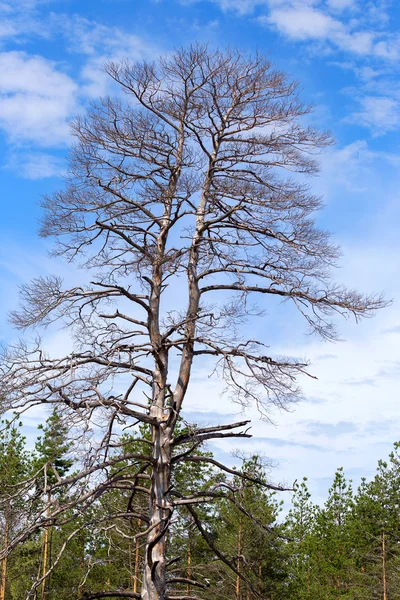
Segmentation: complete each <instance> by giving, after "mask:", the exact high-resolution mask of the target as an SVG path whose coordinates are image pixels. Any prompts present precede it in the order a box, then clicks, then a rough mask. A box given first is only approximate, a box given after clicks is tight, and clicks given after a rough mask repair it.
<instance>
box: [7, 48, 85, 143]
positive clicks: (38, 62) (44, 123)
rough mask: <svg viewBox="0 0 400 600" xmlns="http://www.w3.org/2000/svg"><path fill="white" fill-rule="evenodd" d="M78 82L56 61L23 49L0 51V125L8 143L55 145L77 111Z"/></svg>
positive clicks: (59, 141)
mask: <svg viewBox="0 0 400 600" xmlns="http://www.w3.org/2000/svg"><path fill="white" fill-rule="evenodd" d="M77 91H78V86H77V85H76V83H75V82H74V81H73V80H72V79H71V78H70V77H69V76H68V75H66V74H65V73H63V72H61V71H60V70H58V68H57V65H56V63H54V62H52V61H49V60H46V59H45V58H43V57H41V56H30V55H28V54H26V53H25V52H15V51H13V52H3V53H1V54H0V127H1V129H3V131H4V132H5V133H6V134H7V136H8V138H9V139H10V141H11V142H12V143H15V144H18V143H22V142H33V143H36V144H38V145H39V146H47V147H52V146H58V145H60V144H63V143H65V142H66V140H67V138H68V126H67V122H66V120H67V119H68V117H70V116H71V115H72V114H74V113H75V112H76V111H77V101H76V96H77Z"/></svg>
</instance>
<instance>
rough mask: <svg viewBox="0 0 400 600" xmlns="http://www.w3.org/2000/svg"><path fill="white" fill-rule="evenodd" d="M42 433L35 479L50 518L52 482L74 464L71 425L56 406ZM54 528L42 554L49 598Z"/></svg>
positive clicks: (43, 591) (43, 593) (47, 535)
mask: <svg viewBox="0 0 400 600" xmlns="http://www.w3.org/2000/svg"><path fill="white" fill-rule="evenodd" d="M38 429H39V430H41V431H43V435H42V436H41V437H39V438H38V440H37V441H36V444H35V451H36V455H35V458H34V461H33V466H34V469H35V470H36V471H37V472H38V476H37V479H36V482H37V484H38V486H39V489H40V491H41V492H42V493H43V496H44V505H45V509H44V510H45V516H46V520H47V521H50V517H51V507H52V502H53V497H52V493H51V485H52V484H54V483H57V482H58V481H60V479H61V478H62V477H63V476H64V475H66V473H68V471H69V470H70V468H71V467H72V465H73V460H72V459H71V458H70V457H68V452H69V450H70V448H71V442H70V441H68V437H67V434H68V428H67V427H66V425H65V424H64V423H63V421H62V419H61V416H60V414H59V412H58V410H57V407H55V408H54V410H53V412H52V413H51V415H50V416H49V417H48V419H47V420H46V423H45V424H44V425H41V424H40V425H39V427H38ZM51 533H52V529H51V527H50V526H49V524H48V523H46V527H45V529H44V535H43V555H42V565H41V567H42V568H41V574H40V575H41V580H42V583H41V594H40V598H41V600H45V598H46V581H47V573H48V569H49V566H50V567H51V554H50V536H51Z"/></svg>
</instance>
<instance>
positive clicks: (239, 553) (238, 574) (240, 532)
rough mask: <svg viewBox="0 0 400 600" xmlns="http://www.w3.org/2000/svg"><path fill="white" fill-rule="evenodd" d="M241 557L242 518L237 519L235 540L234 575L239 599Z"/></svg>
mask: <svg viewBox="0 0 400 600" xmlns="http://www.w3.org/2000/svg"><path fill="white" fill-rule="evenodd" d="M241 558H242V520H241V519H240V521H239V531H238V541H237V565H236V569H237V575H236V590H235V591H236V600H240V565H241Z"/></svg>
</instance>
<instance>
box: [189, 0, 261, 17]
mask: <svg viewBox="0 0 400 600" xmlns="http://www.w3.org/2000/svg"><path fill="white" fill-rule="evenodd" d="M201 1H202V0H180V3H181V4H184V5H187V4H197V3H198V2H201ZM211 2H213V3H214V4H217V5H218V6H219V8H220V9H221V10H223V11H229V10H232V11H234V12H236V13H238V14H239V15H248V14H251V13H252V12H254V10H255V8H256V7H257V6H265V5H266V0H211Z"/></svg>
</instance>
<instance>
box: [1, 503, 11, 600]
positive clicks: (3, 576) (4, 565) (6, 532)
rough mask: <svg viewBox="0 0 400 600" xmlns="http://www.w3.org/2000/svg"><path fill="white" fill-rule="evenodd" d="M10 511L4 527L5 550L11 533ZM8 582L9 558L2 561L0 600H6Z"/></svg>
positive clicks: (6, 516)
mask: <svg viewBox="0 0 400 600" xmlns="http://www.w3.org/2000/svg"><path fill="white" fill-rule="evenodd" d="M8 513H9V511H8V510H6V514H5V521H6V522H5V526H4V538H3V548H7V546H8V536H9V532H10V523H9V521H10V519H9V514H8ZM6 582H7V556H5V557H4V558H3V560H2V561H1V586H0V600H4V598H5V595H6Z"/></svg>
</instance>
